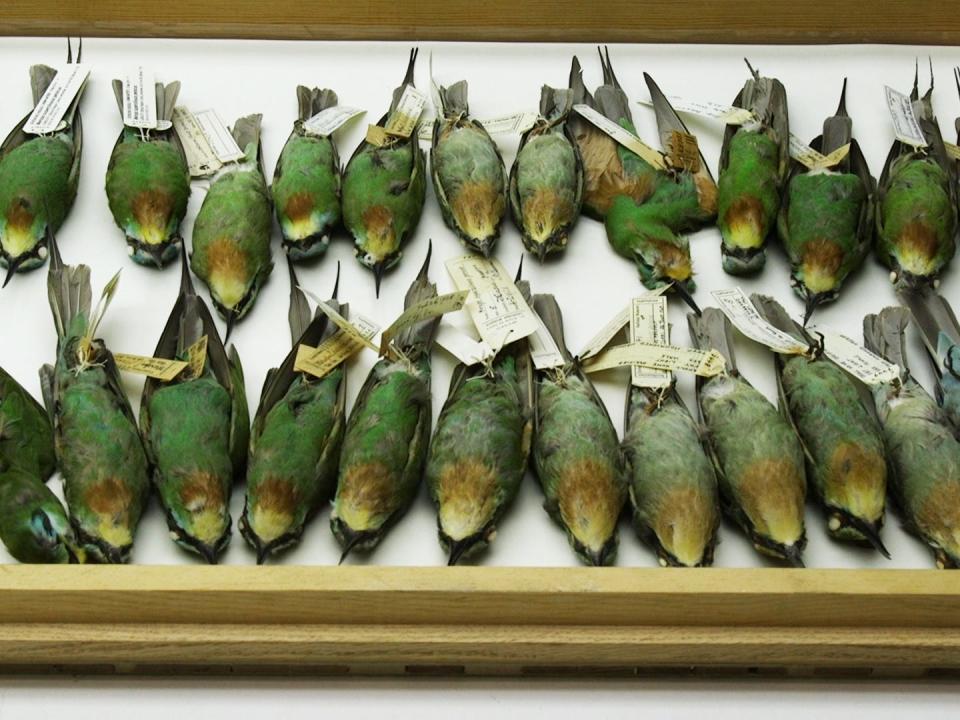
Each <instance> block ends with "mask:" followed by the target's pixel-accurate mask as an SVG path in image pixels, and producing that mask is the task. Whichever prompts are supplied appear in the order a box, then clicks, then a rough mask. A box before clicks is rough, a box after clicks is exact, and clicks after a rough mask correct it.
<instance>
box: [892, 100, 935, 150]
mask: <svg viewBox="0 0 960 720" xmlns="http://www.w3.org/2000/svg"><path fill="white" fill-rule="evenodd" d="M883 92H884V95H885V97H886V100H887V109H888V110H889V111H890V120H891V122H893V133H894V135H896V137H897V140H899V141H900V142H903V143H906V144H907V145H912V146H913V147H926V146H927V139H926V138H925V137H924V136H923V130H921V129H920V123H919V122H918V121H917V116H916V114H915V113H914V112H913V103H912V102H911V101H910V96H909V95H904V94H903V93H902V92H897V91H896V90H894V89H893V88H892V87H890V86H888V85H884V87H883Z"/></svg>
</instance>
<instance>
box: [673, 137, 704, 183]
mask: <svg viewBox="0 0 960 720" xmlns="http://www.w3.org/2000/svg"><path fill="white" fill-rule="evenodd" d="M668 149H669V152H668V153H667V157H668V158H669V160H670V164H671V165H673V167H675V168H684V169H685V170H688V171H689V172H692V173H697V172H700V145H699V144H698V143H697V138H695V137H694V136H693V135H691V134H690V133H685V132H683V131H681V130H671V131H670V142H669V143H668Z"/></svg>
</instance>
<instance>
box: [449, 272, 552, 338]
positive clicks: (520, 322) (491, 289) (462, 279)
mask: <svg viewBox="0 0 960 720" xmlns="http://www.w3.org/2000/svg"><path fill="white" fill-rule="evenodd" d="M446 267H447V272H448V273H449V274H450V277H451V279H452V280H453V285H454V287H456V288H457V290H469V291H470V296H469V297H468V298H467V301H466V303H465V306H466V308H467V312H469V313H470V317H471V319H472V320H473V324H474V325H475V326H476V328H477V332H478V333H480V338H481V339H482V340H483V341H484V342H486V343H487V344H488V345H489V346H490V347H492V348H493V349H494V350H500V348H502V347H503V346H504V345H506V344H507V342H508V341H509V342H514V341H516V340H520V339H522V338H525V337H527V336H529V335H530V334H531V333H534V332H536V330H537V328H538V327H539V323H538V321H537V316H536V315H535V314H534V312H533V310H531V309H530V306H529V305H528V304H527V301H526V300H525V299H524V297H523V293H521V292H520V290H518V289H517V286H516V285H515V284H514V282H513V280H512V279H511V278H510V276H509V275H508V274H507V271H506V270H505V269H504V267H503V265H501V264H500V261H499V260H495V259H491V260H487V259H485V258H482V257H478V256H476V255H463V256H461V257H455V258H451V259H450V260H447V262H446Z"/></svg>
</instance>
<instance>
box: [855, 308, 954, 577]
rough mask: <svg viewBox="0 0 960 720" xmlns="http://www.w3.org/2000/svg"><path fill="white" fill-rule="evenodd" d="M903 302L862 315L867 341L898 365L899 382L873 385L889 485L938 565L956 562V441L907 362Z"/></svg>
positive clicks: (907, 520)
mask: <svg viewBox="0 0 960 720" xmlns="http://www.w3.org/2000/svg"><path fill="white" fill-rule="evenodd" d="M908 322H909V315H908V311H907V310H906V309H904V308H886V309H884V310H883V311H882V312H880V314H879V315H867V316H866V317H865V318H864V320H863V336H864V343H865V344H866V346H867V347H868V348H869V349H871V350H873V351H874V352H876V353H878V354H880V355H882V356H884V357H885V358H886V359H887V360H889V361H890V362H893V363H896V364H897V365H899V366H900V368H901V378H902V380H901V382H900V383H894V384H881V385H876V386H874V387H873V388H872V390H873V397H874V402H875V404H876V408H877V414H878V416H879V418H880V424H881V426H882V427H883V436H884V440H885V442H886V449H887V457H888V458H889V459H890V470H891V475H890V489H891V491H892V493H891V494H892V496H893V498H894V500H895V501H896V503H897V505H898V507H899V510H900V513H901V516H902V518H903V521H904V526H905V527H906V528H907V529H908V530H910V531H911V532H913V533H914V534H916V535H917V536H918V537H919V538H920V539H921V540H923V542H924V543H926V544H927V545H929V546H930V547H931V548H932V549H933V552H934V555H935V557H936V561H937V565H938V567H941V568H944V567H950V568H956V567H958V566H960V443H958V441H957V440H956V439H955V438H954V436H953V433H952V432H951V429H950V427H949V425H948V424H947V422H946V417H945V416H944V414H943V411H942V410H941V409H940V408H939V407H937V404H936V403H935V402H934V401H933V398H931V397H930V396H929V395H928V394H927V392H926V391H925V390H924V389H923V388H922V387H921V386H920V385H919V384H918V383H917V381H916V380H914V379H913V378H912V377H911V376H910V373H909V370H908V369H907V365H906V356H905V349H904V331H905V330H906V327H907V324H908Z"/></svg>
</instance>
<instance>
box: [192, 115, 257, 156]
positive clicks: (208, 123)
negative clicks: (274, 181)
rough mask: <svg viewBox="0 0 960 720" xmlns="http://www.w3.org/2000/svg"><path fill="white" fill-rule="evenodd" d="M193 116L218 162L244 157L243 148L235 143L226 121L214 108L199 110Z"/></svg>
mask: <svg viewBox="0 0 960 720" xmlns="http://www.w3.org/2000/svg"><path fill="white" fill-rule="evenodd" d="M194 117H195V118H196V120H197V124H198V125H199V126H200V128H201V129H202V130H203V134H204V135H206V137H207V142H208V143H210V147H211V148H212V149H213V152H214V153H215V154H216V156H217V159H218V160H219V161H220V162H222V163H228V162H236V161H238V160H243V158H244V157H246V155H245V154H244V152H243V150H242V149H241V148H240V146H239V145H237V141H236V140H234V138H233V134H232V133H231V132H230V130H229V128H227V125H226V123H224V122H223V120H221V119H220V116H219V115H217V111H216V110H201V111H200V112H198V113H194Z"/></svg>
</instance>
